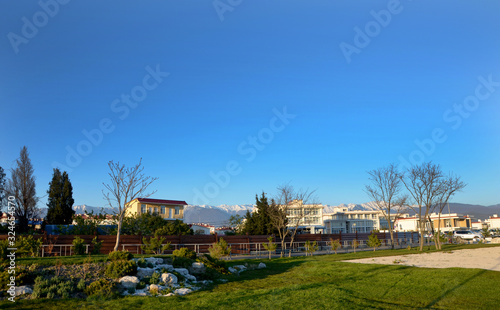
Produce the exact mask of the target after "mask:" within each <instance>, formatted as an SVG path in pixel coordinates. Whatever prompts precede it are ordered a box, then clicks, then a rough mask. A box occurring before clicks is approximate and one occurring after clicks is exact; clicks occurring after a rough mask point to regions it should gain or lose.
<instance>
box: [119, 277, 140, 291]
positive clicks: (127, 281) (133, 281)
mask: <svg viewBox="0 0 500 310" xmlns="http://www.w3.org/2000/svg"><path fill="white" fill-rule="evenodd" d="M118 282H120V284H121V285H122V286H123V287H125V288H135V287H136V286H137V284H139V278H137V277H134V276H125V277H122V278H120V279H119V280H118Z"/></svg>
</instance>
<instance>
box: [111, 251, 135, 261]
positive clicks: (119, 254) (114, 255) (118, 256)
mask: <svg viewBox="0 0 500 310" xmlns="http://www.w3.org/2000/svg"><path fill="white" fill-rule="evenodd" d="M132 258H134V255H132V253H130V252H129V251H113V252H111V253H109V254H108V261H116V260H130V259H132Z"/></svg>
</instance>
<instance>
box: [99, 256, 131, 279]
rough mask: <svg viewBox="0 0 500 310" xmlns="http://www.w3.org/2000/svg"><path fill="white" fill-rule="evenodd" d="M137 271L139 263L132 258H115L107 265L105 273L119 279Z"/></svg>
mask: <svg viewBox="0 0 500 310" xmlns="http://www.w3.org/2000/svg"><path fill="white" fill-rule="evenodd" d="M136 272H137V264H136V263H135V262H134V261H132V260H115V261H112V262H111V263H109V265H108V266H107V267H106V272H105V275H106V276H108V277H110V278H113V279H117V278H121V277H123V276H126V275H131V274H134V273H136Z"/></svg>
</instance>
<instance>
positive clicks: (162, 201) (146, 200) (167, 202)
mask: <svg viewBox="0 0 500 310" xmlns="http://www.w3.org/2000/svg"><path fill="white" fill-rule="evenodd" d="M136 199H137V200H138V201H139V202H144V203H154V204H159V205H185V206H187V203H186V202H185V201H183V200H166V199H153V198H136ZM134 200H135V199H134Z"/></svg>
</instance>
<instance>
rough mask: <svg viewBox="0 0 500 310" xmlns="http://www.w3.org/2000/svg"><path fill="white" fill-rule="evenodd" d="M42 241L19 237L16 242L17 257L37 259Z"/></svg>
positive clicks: (29, 236) (30, 237)
mask: <svg viewBox="0 0 500 310" xmlns="http://www.w3.org/2000/svg"><path fill="white" fill-rule="evenodd" d="M42 242H43V241H42V239H41V238H39V239H35V238H33V236H31V235H28V236H19V237H18V238H17V240H16V248H17V253H16V255H17V256H18V257H39V256H40V248H41V247H42Z"/></svg>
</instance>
